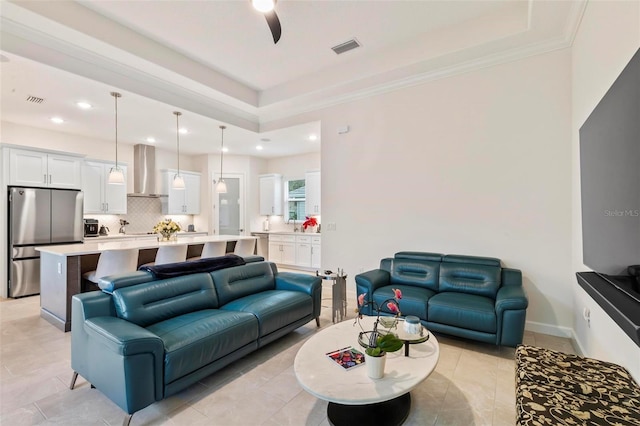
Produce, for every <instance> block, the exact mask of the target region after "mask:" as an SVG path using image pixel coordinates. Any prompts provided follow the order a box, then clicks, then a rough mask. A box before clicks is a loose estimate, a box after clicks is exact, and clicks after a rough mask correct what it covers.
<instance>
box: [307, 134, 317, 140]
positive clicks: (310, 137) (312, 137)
mask: <svg viewBox="0 0 640 426" xmlns="http://www.w3.org/2000/svg"><path fill="white" fill-rule="evenodd" d="M309 140H310V141H317V140H318V135H316V134H315V133H312V134H310V135H309Z"/></svg>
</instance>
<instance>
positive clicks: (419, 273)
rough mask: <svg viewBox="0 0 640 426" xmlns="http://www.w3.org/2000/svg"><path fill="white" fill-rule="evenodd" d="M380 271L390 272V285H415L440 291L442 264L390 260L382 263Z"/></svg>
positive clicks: (413, 260) (410, 259)
mask: <svg viewBox="0 0 640 426" xmlns="http://www.w3.org/2000/svg"><path fill="white" fill-rule="evenodd" d="M380 269H382V270H385V271H388V272H389V275H390V283H391V284H392V285H394V286H397V285H413V286H418V287H424V288H428V289H430V290H434V291H438V275H439V271H440V262H434V261H429V260H422V259H414V258H406V259H390V258H388V259H382V260H381V261H380Z"/></svg>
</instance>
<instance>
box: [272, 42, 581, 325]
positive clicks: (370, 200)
mask: <svg viewBox="0 0 640 426" xmlns="http://www.w3.org/2000/svg"><path fill="white" fill-rule="evenodd" d="M570 70H571V56H570V51H569V49H564V50H560V51H556V52H552V53H547V54H544V55H538V56H535V57H531V58H527V59H524V60H520V61H516V62H512V63H507V64H502V65H498V66H494V67H490V68H485V69H481V70H477V71H473V72H469V73H466V74H462V75H457V76H453V77H449V78H445V79H441V80H437V81H433V82H429V83H425V84H421V85H416V86H414V87H410V88H406V89H402V90H397V91H395V92H391V93H386V94H381V95H378V96H374V97H370V98H367V99H363V100H359V101H354V102H350V103H347V104H343V105H339V106H335V107H330V108H327V109H325V110H322V111H318V112H313V113H307V114H304V115H301V116H298V117H295V118H290V119H286V120H281V121H278V122H271V123H268V124H265V125H264V126H263V127H262V128H261V130H270V129H272V128H278V127H286V126H288V125H293V124H295V123H296V122H298V123H303V122H308V121H311V120H321V122H322V159H321V160H322V222H323V237H322V267H323V268H330V269H336V268H338V267H340V268H344V269H345V271H346V272H347V273H348V274H349V285H350V286H353V285H354V282H353V276H354V275H355V274H357V273H358V272H360V271H363V270H368V269H372V268H376V267H377V266H378V265H379V261H380V259H381V258H383V257H386V256H392V255H393V253H395V252H396V251H400V250H422V251H434V252H441V253H457V254H470V255H479V256H495V257H498V258H501V259H502V261H503V264H504V265H505V266H508V267H513V268H519V269H521V270H522V272H523V275H524V285H525V288H526V290H527V292H528V295H529V302H530V305H529V309H528V312H527V321H528V323H527V328H528V329H534V330H540V331H544V332H549V333H553V334H560V335H566V336H570V335H571V329H570V328H571V326H572V323H573V318H572V307H573V306H572V297H573V294H572V288H573V283H574V281H575V278H574V277H573V274H572V270H571V189H572V187H571V127H570V123H571V91H570V89H571V81H570ZM343 125H349V126H350V128H351V131H350V132H349V133H347V134H343V135H338V134H337V131H336V130H337V128H338V127H339V126H343ZM331 223H335V224H336V231H329V230H328V225H329V224H331ZM350 303H351V302H350Z"/></svg>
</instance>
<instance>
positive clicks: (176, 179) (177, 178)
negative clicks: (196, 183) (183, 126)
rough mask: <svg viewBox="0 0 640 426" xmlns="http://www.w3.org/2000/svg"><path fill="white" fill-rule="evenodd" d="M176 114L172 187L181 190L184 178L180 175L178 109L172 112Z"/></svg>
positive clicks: (179, 114)
mask: <svg viewBox="0 0 640 426" xmlns="http://www.w3.org/2000/svg"><path fill="white" fill-rule="evenodd" d="M173 113H174V114H175V115H176V144H177V149H178V173H176V174H175V175H174V176H173V185H172V188H173V189H178V190H182V189H184V179H183V178H182V176H181V175H180V123H179V120H180V116H181V115H182V113H181V112H180V111H174V112H173Z"/></svg>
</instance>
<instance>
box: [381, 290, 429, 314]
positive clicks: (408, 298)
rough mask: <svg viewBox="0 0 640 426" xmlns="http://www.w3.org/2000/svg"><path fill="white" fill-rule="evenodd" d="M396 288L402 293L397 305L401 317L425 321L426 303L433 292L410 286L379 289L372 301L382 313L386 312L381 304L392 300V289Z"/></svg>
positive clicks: (385, 307)
mask: <svg viewBox="0 0 640 426" xmlns="http://www.w3.org/2000/svg"><path fill="white" fill-rule="evenodd" d="M394 288H397V289H399V290H400V291H402V299H401V300H400V302H399V303H398V305H399V307H400V313H401V314H402V315H403V316H407V315H414V316H417V317H418V318H422V319H425V320H426V319H427V303H428V301H429V298H431V297H432V296H433V295H434V294H436V293H435V292H434V291H432V290H429V289H427V288H423V287H416V286H412V285H395V286H386V287H382V288H379V289H378V290H376V291H375V292H374V293H373V301H374V302H376V304H377V305H378V306H380V309H381V311H382V312H388V313H391V312H390V311H389V309H387V306H386V304H385V305H382V306H381V304H382V303H383V302H384V301H385V300H387V299H392V298H393V289H394Z"/></svg>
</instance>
